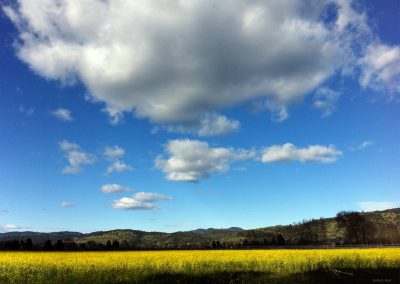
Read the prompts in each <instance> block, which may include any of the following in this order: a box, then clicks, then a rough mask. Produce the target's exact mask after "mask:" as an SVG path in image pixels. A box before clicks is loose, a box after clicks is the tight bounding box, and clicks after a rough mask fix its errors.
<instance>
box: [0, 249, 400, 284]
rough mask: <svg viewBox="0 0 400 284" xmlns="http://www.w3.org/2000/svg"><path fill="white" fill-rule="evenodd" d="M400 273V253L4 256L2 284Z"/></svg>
mask: <svg viewBox="0 0 400 284" xmlns="http://www.w3.org/2000/svg"><path fill="white" fill-rule="evenodd" d="M382 269H383V270H384V269H391V270H395V271H396V270H398V271H399V272H400V249H398V248H384V249H332V250H213V251H134V252H0V283H143V282H145V280H146V279H147V280H149V279H153V280H157V279H158V280H160V277H161V278H162V277H166V275H182V276H188V275H189V276H202V275H214V276H215V275H218V274H221V275H222V274H223V275H235V273H265V274H269V275H291V274H299V273H300V274H301V273H307V272H311V271H324V270H325V271H326V270H331V271H336V270H339V271H357V270H371V271H372V270H382Z"/></svg>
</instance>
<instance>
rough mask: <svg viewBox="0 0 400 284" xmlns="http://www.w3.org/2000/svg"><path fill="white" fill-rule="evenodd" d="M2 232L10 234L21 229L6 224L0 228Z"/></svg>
mask: <svg viewBox="0 0 400 284" xmlns="http://www.w3.org/2000/svg"><path fill="white" fill-rule="evenodd" d="M0 228H1V229H2V230H3V231H7V232H11V231H17V230H20V229H22V228H21V227H20V226H17V225H14V224H6V225H3V226H1V227H0Z"/></svg>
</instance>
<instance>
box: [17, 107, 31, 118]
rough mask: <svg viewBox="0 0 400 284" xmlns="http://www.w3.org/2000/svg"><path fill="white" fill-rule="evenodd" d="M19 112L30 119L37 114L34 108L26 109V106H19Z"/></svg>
mask: <svg viewBox="0 0 400 284" xmlns="http://www.w3.org/2000/svg"><path fill="white" fill-rule="evenodd" d="M18 111H19V112H20V113H22V114H24V115H26V116H28V117H29V116H32V115H33V114H34V113H35V109H34V108H32V107H30V108H27V107H24V106H19V107H18Z"/></svg>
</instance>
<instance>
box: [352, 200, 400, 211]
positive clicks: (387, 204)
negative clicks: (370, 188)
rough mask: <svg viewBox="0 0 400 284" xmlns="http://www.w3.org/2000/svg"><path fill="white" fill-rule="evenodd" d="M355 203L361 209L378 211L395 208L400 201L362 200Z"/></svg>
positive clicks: (399, 204)
mask: <svg viewBox="0 0 400 284" xmlns="http://www.w3.org/2000/svg"><path fill="white" fill-rule="evenodd" d="M357 205H358V207H359V208H360V209H361V210H362V211H378V210H386V209H392V208H397V207H399V206H400V203H399V202H393V201H364V202H358V203H357Z"/></svg>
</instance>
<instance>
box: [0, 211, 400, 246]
mask: <svg viewBox="0 0 400 284" xmlns="http://www.w3.org/2000/svg"><path fill="white" fill-rule="evenodd" d="M360 215H361V216H363V217H364V218H365V219H366V220H367V221H368V224H370V227H371V226H372V227H373V228H374V230H372V231H368V234H369V235H368V240H370V242H371V243H374V242H376V243H393V242H396V243H398V242H399V241H400V208H394V209H389V210H384V211H375V212H362V213H360ZM26 238H31V239H32V242H33V243H34V244H35V243H36V244H40V243H43V242H44V241H45V240H51V241H52V242H55V241H57V240H64V241H67V242H72V241H73V242H75V243H77V244H83V243H87V242H92V243H93V242H95V243H96V244H103V245H105V244H106V243H107V241H114V240H116V241H118V242H119V243H121V244H122V243H124V244H125V245H126V246H128V247H130V248H201V247H205V246H209V245H210V244H211V243H212V242H218V246H224V247H233V246H238V245H240V246H269V245H282V244H288V245H304V244H316V245H321V244H324V245H328V244H342V243H344V242H345V238H346V231H345V230H344V229H343V228H339V227H338V226H337V222H336V221H335V218H320V219H316V220H305V221H302V222H299V223H294V224H291V225H284V226H282V225H278V226H272V227H265V228H258V229H251V230H244V229H241V228H238V227H232V228H227V229H214V228H208V229H197V230H193V231H179V232H174V233H164V232H145V231H139V230H127V229H124V230H111V231H98V232H93V233H88V234H83V233H79V232H53V233H38V232H7V233H0V242H1V241H3V242H4V241H7V240H14V239H18V240H24V239H26Z"/></svg>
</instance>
